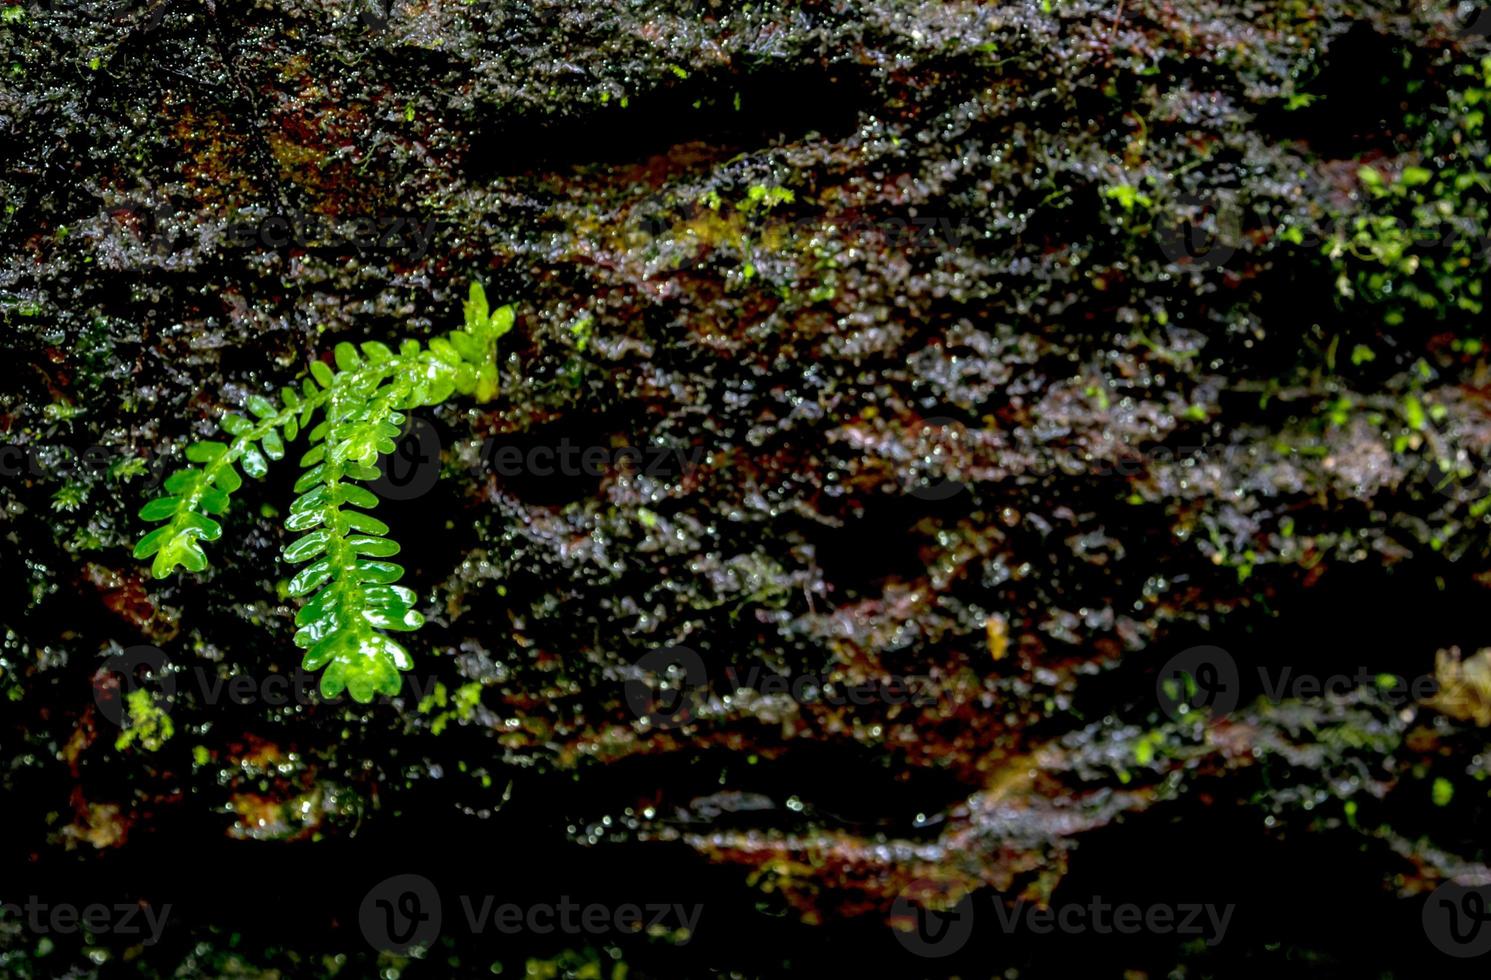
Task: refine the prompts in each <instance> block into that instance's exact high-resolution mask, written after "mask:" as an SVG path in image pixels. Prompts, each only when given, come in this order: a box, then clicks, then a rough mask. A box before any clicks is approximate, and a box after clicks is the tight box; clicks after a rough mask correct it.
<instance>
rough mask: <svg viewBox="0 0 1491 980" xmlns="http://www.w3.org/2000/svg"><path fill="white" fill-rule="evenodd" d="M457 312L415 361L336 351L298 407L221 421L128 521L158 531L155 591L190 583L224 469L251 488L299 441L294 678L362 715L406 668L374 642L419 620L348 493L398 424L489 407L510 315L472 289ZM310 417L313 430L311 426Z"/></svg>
mask: <svg viewBox="0 0 1491 980" xmlns="http://www.w3.org/2000/svg"><path fill="white" fill-rule="evenodd" d="M464 312H465V321H466V322H465V327H464V328H463V329H461V330H455V331H452V332H451V333H449V334H447V335H446V336H444V337H440V338H436V339H434V340H431V341H430V343H429V346H428V347H421V346H420V344H419V342H418V341H415V340H405V341H404V342H403V343H402V344H400V346H399V349H398V351H397V352H395V351H393V350H392V349H390V348H389V347H388V346H386V345H384V344H381V343H378V342H377V341H368V342H366V343H364V344H361V345H360V350H359V348H358V347H354V346H353V345H352V344H349V343H340V344H337V345H336V348H335V349H334V351H333V352H332V358H333V361H334V363H335V364H336V368H335V370H333V369H332V368H331V367H330V366H329V365H327V364H326V363H324V362H322V361H313V362H312V363H311V365H310V374H311V376H310V377H309V378H305V379H303V380H302V382H301V388H300V391H299V392H298V393H297V392H296V391H295V389H293V388H284V389H282V390H281V391H280V395H279V401H278V403H276V402H274V401H272V400H271V399H269V398H266V397H264V396H262V395H252V396H250V397H249V398H248V400H247V402H246V404H245V408H246V409H247V415H239V414H229V415H226V416H224V418H223V420H222V423H221V428H222V430H223V432H224V433H225V434H226V435H227V436H229V437H231V438H230V440H229V441H227V442H217V441H204V442H196V443H193V444H191V445H189V446H188V447H187V449H186V458H187V460H188V461H189V462H192V463H196V464H199V465H197V466H194V467H187V468H185V469H182V470H179V471H177V472H176V473H173V474H171V476H170V477H168V478H167V479H166V481H165V485H164V488H165V491H166V493H165V495H164V496H161V497H158V498H156V499H154V500H152V501H150V502H149V503H147V504H146V505H145V506H144V507H142V508H141V509H140V518H141V519H142V520H145V521H152V522H156V521H163V522H165V523H164V524H162V525H161V526H160V527H158V528H156V529H155V530H153V531H151V532H149V533H148V534H146V535H145V536H144V537H143V538H141V539H140V541H139V543H138V544H137V545H136V546H135V550H134V554H135V557H136V558H150V557H152V556H154V560H153V562H152V563H151V571H152V572H153V574H154V575H155V577H156V578H164V577H166V576H168V575H170V574H171V573H172V572H174V571H175V569H176V568H177V566H180V567H183V568H185V569H187V570H188V571H192V572H200V571H202V570H204V569H205V568H206V567H207V555H206V553H205V552H204V551H203V550H202V542H204V541H216V540H217V539H218V538H219V537H221V536H222V525H221V524H219V523H218V522H217V521H216V520H214V519H213V517H214V515H216V516H221V515H222V514H224V513H225V512H226V511H227V509H228V505H229V498H230V495H231V494H232V493H233V492H234V491H235V490H237V489H238V488H239V487H240V486H242V484H243V480H242V478H241V477H240V476H239V474H238V469H236V468H235V467H238V468H242V470H243V472H244V473H246V474H248V475H249V476H252V477H256V478H257V477H261V476H263V475H264V474H265V473H266V472H267V471H268V468H269V462H270V461H271V460H278V459H281V458H283V457H284V455H285V448H286V445H287V444H288V443H290V442H292V441H294V439H295V437H296V436H297V435H298V434H299V433H300V432H301V431H306V432H307V441H308V443H309V444H310V448H309V450H308V451H307V452H306V453H305V454H304V455H303V456H302V457H301V460H300V465H301V466H302V467H303V470H304V471H303V472H302V474H301V476H300V479H299V480H298V481H296V484H295V492H296V493H298V494H300V496H299V497H298V498H297V499H296V500H295V502H294V503H293V504H292V505H291V506H290V513H289V516H288V517H287V518H286V520H285V527H286V529H287V530H290V531H296V532H299V531H305V532H307V533H305V534H304V535H302V536H301V537H299V538H297V539H295V540H294V541H292V542H290V543H289V544H287V545H286V546H285V547H284V549H283V551H282V553H281V557H283V558H284V559H285V561H287V562H290V563H301V562H310V564H309V565H307V566H306V567H305V568H303V569H301V570H300V571H299V573H297V574H296V575H295V577H294V578H293V579H292V580H291V582H290V587H289V594H290V595H292V596H294V597H296V598H305V597H309V598H308V599H307V601H306V603H305V605H304V606H302V607H301V609H300V611H299V613H298V614H297V615H296V617H295V624H296V626H298V627H299V629H298V631H297V632H296V634H295V643H296V645H298V646H300V647H302V648H304V649H305V650H306V653H305V659H304V666H305V668H306V669H307V670H321V669H323V668H324V669H325V673H324V674H322V676H321V691H322V693H323V694H324V695H326V696H327V697H334V696H335V695H337V694H340V693H341V692H342V691H343V690H348V691H350V692H351V694H352V697H353V698H354V699H356V700H358V701H362V702H367V701H370V700H372V698H373V695H374V694H378V693H382V694H389V695H393V694H397V693H398V691H399V687H400V684H401V680H400V676H399V672H400V671H405V670H408V669H409V668H410V667H411V666H412V663H413V661H412V658H411V657H410V656H409V653H408V651H407V650H405V649H404V647H403V646H402V645H401V644H400V643H399V642H398V641H396V640H394V639H393V638H392V637H391V636H388V635H387V634H388V632H390V631H393V632H407V631H410V630H415V629H418V628H419V626H420V625H421V624H422V623H423V622H424V617H423V616H421V615H420V614H419V612H418V611H417V610H415V609H414V604H415V595H414V593H413V592H412V591H411V590H410V589H408V588H405V587H404V586H401V585H395V584H394V583H395V582H397V581H398V580H399V579H400V578H402V577H403V574H404V569H403V568H402V567H401V566H399V565H397V564H394V563H393V562H389V561H384V560H382V559H385V558H391V557H393V556H394V555H396V554H398V551H399V546H398V544H397V543H396V542H394V541H391V540H389V539H388V537H387V536H386V535H387V534H388V526H387V525H386V524H384V523H383V522H382V521H380V520H378V519H377V518H376V517H373V516H372V515H371V514H369V513H367V511H368V510H371V509H372V508H374V507H376V506H377V503H378V498H377V497H375V496H374V495H373V494H372V493H371V492H370V491H368V490H367V489H366V488H364V487H362V486H359V485H358V484H359V482H367V481H370V480H374V479H377V477H378V475H379V471H378V469H377V466H376V464H377V461H378V458H379V457H380V456H383V455H386V454H388V453H391V452H393V451H394V448H395V446H396V444H397V440H398V436H399V432H400V431H401V426H402V424H403V422H404V420H405V417H406V416H405V414H404V413H405V412H407V411H409V410H410V409H414V408H419V407H422V406H429V405H437V404H439V403H440V402H443V401H445V400H446V399H447V398H449V397H450V396H451V395H452V394H453V393H460V394H463V395H468V396H472V397H474V398H475V399H476V400H477V401H478V402H487V401H491V400H492V399H493V398H495V397H496V396H497V391H498V370H497V341H498V340H499V339H500V338H501V337H502V336H503V335H504V334H506V333H507V332H508V331H509V330H511V329H512V326H513V311H512V307H510V306H502V307H499V308H498V309H496V310H489V308H488V306H487V298H486V295H485V293H484V292H483V291H482V288H481V286H480V285H478V284H476V283H472V284H471V292H470V295H469V297H468V299H467V300H466V303H465V306H464ZM318 414H319V415H320V418H321V421H320V422H319V423H316V424H315V425H314V426H313V425H312V423H313V422H315V421H316V418H317V415H318Z"/></svg>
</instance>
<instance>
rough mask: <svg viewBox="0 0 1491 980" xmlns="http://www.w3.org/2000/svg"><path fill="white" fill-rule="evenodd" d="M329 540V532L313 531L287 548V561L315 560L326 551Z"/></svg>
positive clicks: (285, 555) (285, 554)
mask: <svg viewBox="0 0 1491 980" xmlns="http://www.w3.org/2000/svg"><path fill="white" fill-rule="evenodd" d="M329 540H331V533H330V532H329V531H312V532H311V533H310V534H307V535H306V536H305V537H303V538H297V539H296V540H294V541H292V542H290V544H288V545H286V546H285V553H284V557H285V561H288V562H292V563H293V562H301V561H305V560H307V559H309V558H314V557H315V556H317V555H319V554H320V553H321V552H323V551H325V550H326V542H327V541H329Z"/></svg>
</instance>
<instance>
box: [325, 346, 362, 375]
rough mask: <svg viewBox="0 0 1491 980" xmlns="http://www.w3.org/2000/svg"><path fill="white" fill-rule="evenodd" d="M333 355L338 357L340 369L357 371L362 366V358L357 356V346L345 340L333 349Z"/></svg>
mask: <svg viewBox="0 0 1491 980" xmlns="http://www.w3.org/2000/svg"><path fill="white" fill-rule="evenodd" d="M332 357H334V358H335V359H336V362H337V369H338V370H341V371H356V370H357V369H358V368H360V367H362V358H360V357H358V356H357V348H355V347H353V346H352V345H351V344H349V343H347V342H346V341H345V340H344V341H342V342H341V343H340V344H337V345H336V347H335V348H334V349H333V350H332Z"/></svg>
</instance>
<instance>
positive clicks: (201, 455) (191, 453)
mask: <svg viewBox="0 0 1491 980" xmlns="http://www.w3.org/2000/svg"><path fill="white" fill-rule="evenodd" d="M227 451H228V447H227V446H225V445H223V444H222V443H220V442H194V443H192V444H191V445H190V446H187V447H186V458H187V459H189V460H191V461H192V462H193V463H210V462H212V461H213V460H214V459H217V458H218V457H219V456H221V455H222V454H223V453H225V452H227Z"/></svg>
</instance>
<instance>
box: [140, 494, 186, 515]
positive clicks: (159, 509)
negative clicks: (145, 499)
mask: <svg viewBox="0 0 1491 980" xmlns="http://www.w3.org/2000/svg"><path fill="white" fill-rule="evenodd" d="M180 506H181V498H180V497H156V498H155V499H154V500H152V501H150V503H148V504H146V505H145V506H144V507H141V508H140V520H142V521H163V520H165V519H166V518H168V517H174V516H175V514H176V511H177V509H178V508H179V507H180Z"/></svg>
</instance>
